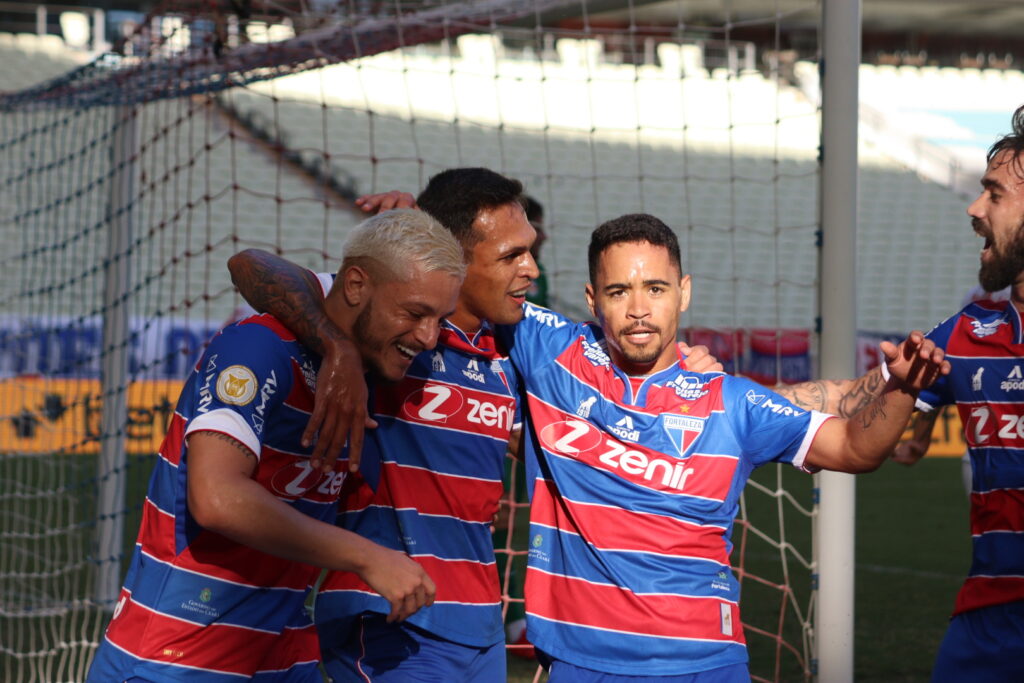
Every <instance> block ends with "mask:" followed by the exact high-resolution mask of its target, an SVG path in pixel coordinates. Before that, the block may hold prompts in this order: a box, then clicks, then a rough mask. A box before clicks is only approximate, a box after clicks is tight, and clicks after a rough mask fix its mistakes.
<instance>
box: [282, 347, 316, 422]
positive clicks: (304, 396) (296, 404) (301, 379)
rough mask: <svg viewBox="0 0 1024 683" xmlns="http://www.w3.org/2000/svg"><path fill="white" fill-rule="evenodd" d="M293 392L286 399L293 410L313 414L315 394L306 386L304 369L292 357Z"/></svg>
mask: <svg viewBox="0 0 1024 683" xmlns="http://www.w3.org/2000/svg"><path fill="white" fill-rule="evenodd" d="M291 360H292V390H291V393H289V394H288V398H286V399H285V401H284V402H285V403H286V404H287V405H289V406H291V407H292V408H296V409H298V410H301V411H302V412H304V413H312V412H313V392H312V391H310V388H309V385H307V384H306V377H305V375H303V374H302V367H301V366H300V365H299V362H298V361H297V360H295V357H294V356H293V357H292V359H291Z"/></svg>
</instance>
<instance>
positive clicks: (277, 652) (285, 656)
mask: <svg viewBox="0 0 1024 683" xmlns="http://www.w3.org/2000/svg"><path fill="white" fill-rule="evenodd" d="M318 661H320V640H319V639H318V638H317V634H316V627H315V626H313V624H310V625H309V626H306V627H304V628H286V629H285V630H284V631H282V632H281V635H280V636H279V637H278V640H277V642H276V643H275V644H274V648H273V649H272V650H271V651H270V652H268V653H267V655H266V657H264V659H263V661H262V662H260V665H259V669H258V671H285V670H287V669H290V668H291V667H292V666H294V665H295V664H299V663H302V662H318Z"/></svg>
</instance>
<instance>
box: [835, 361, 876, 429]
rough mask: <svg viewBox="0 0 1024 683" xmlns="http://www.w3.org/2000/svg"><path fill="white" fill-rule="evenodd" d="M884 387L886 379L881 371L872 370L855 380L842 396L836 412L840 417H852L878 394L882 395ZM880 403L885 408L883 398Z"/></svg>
mask: <svg viewBox="0 0 1024 683" xmlns="http://www.w3.org/2000/svg"><path fill="white" fill-rule="evenodd" d="M883 389H885V380H884V379H882V373H881V371H880V370H878V369H875V370H871V371H870V372H868V373H866V374H865V375H864V376H863V377H858V378H857V379H856V380H854V382H853V386H852V387H850V390H849V391H847V392H846V393H845V394H843V395H842V396H841V397H840V399H839V406H838V410H837V411H836V414H837V415H839V417H852V416H853V415H855V414H856V413H857V412H858V411H860V409H861V408H863V407H864V406H866V405H868V404H869V403H871V401H872V400H873V399H874V398H875V397H876V396H878V397H881V395H882V390H883ZM880 403H881V406H882V407H883V408H884V406H885V401H884V400H882V401H880ZM883 413H884V411H883Z"/></svg>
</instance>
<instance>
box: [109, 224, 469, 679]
mask: <svg viewBox="0 0 1024 683" xmlns="http://www.w3.org/2000/svg"><path fill="white" fill-rule="evenodd" d="M464 274H465V265H464V263H463V253H462V249H461V247H460V246H459V244H458V243H457V241H456V240H455V239H454V238H453V237H452V235H451V234H450V233H449V232H448V231H447V230H445V229H444V228H442V227H441V226H440V225H439V224H438V223H437V221H435V220H434V219H433V218H431V217H430V216H429V215H427V214H425V213H423V212H421V211H409V210H405V211H392V212H388V213H384V214H380V215H378V216H376V217H374V218H371V219H369V220H367V221H365V222H364V223H362V224H361V225H360V226H358V227H357V228H356V229H355V230H354V231H353V234H352V236H351V237H350V239H349V240H348V242H347V243H346V245H345V251H344V260H343V262H342V265H341V269H340V271H339V273H338V276H337V279H336V280H335V283H334V286H333V287H331V289H330V292H329V293H328V295H327V298H326V301H325V310H326V315H327V316H328V317H329V319H330V320H332V321H333V323H334V324H335V325H337V326H338V327H339V328H340V329H342V330H344V331H345V332H346V333H347V334H348V336H349V338H350V339H351V340H352V341H353V343H354V345H355V347H356V349H357V350H358V352H359V355H360V357H361V359H362V366H363V368H364V369H365V370H366V371H368V372H369V373H370V374H371V375H372V376H375V377H379V378H381V379H382V380H387V381H398V380H400V379H401V378H402V377H403V375H404V374H405V372H406V370H407V369H408V368H409V366H410V364H411V363H412V361H413V359H414V358H416V356H417V354H419V353H420V352H422V351H425V350H428V349H432V348H433V347H434V346H435V343H436V341H437V338H438V334H439V329H440V321H441V318H442V316H444V315H446V314H447V313H449V312H450V311H451V310H452V308H453V306H454V305H455V300H456V297H457V294H458V290H459V285H460V284H461V282H462V279H463V277H464ZM318 365H319V358H318V357H317V356H316V355H314V354H312V353H311V352H310V351H309V350H308V349H306V348H305V347H303V346H302V345H301V344H299V343H298V342H297V341H296V339H295V336H294V335H293V333H292V332H291V331H290V330H289V329H288V328H287V327H285V326H284V325H282V324H281V323H280V322H279V321H278V320H276V319H275V318H273V317H271V316H269V315H262V316H254V317H251V318H249V319H247V320H244V321H241V322H239V323H237V324H234V325H231V326H229V327H227V328H225V329H224V330H222V331H221V332H220V333H219V334H218V335H217V336H215V337H214V339H213V340H212V341H211V342H210V345H209V347H208V348H207V350H206V352H205V353H204V354H203V356H202V358H201V359H200V360H199V362H198V363H197V364H196V366H195V369H194V370H193V372H192V374H191V375H190V376H189V378H188V380H187V382H186V383H185V386H184V388H183V389H182V392H181V396H180V398H179V400H178V405H177V408H176V410H175V414H174V417H173V418H172V420H171V424H170V427H169V430H168V433H167V437H166V438H165V440H164V442H163V444H162V446H161V447H160V452H159V457H158V458H157V462H156V466H155V469H154V472H153V476H152V479H151V481H150V486H149V492H148V494H147V497H146V501H145V506H144V510H143V519H142V524H141V528H140V530H139V536H138V540H137V542H136V547H135V552H134V553H133V556H132V560H131V566H130V568H129V571H128V576H127V578H126V579H125V584H124V588H123V589H122V591H121V595H120V598H119V600H118V602H117V604H116V607H115V609H114V614H113V617H112V619H111V622H110V625H109V626H108V628H107V631H106V635H105V637H104V639H103V642H102V643H101V644H100V647H99V650H98V652H97V654H96V658H95V660H94V661H93V664H92V668H91V670H90V673H89V680H90V681H96V682H97V683H99V682H103V683H108V682H110V681H124V680H126V679H129V680H132V681H136V680H141V681H167V680H186V679H187V680H190V681H197V682H200V681H209V682H211V683H216V682H220V681H235V680H239V678H250V677H251V678H253V679H254V680H260V681H276V680H281V681H284V680H288V681H317V682H319V681H320V680H321V677H320V673H319V670H318V663H317V662H318V659H319V652H318V647H317V638H316V632H315V630H314V628H313V626H312V624H311V623H310V622H309V619H308V617H307V616H306V613H305V609H304V601H305V598H306V595H307V591H308V586H310V585H312V583H313V582H314V581H315V579H316V578H317V576H318V574H319V571H320V570H319V568H320V567H327V568H330V569H337V570H345V571H348V572H352V573H353V575H356V576H359V577H360V579H361V580H362V581H364V582H365V583H366V584H368V585H370V586H372V587H373V589H374V590H375V591H377V592H378V593H380V594H381V595H383V596H385V598H384V599H385V600H386V604H387V608H385V611H386V612H387V615H388V619H391V620H402V619H405V618H407V617H409V616H410V615H411V614H413V613H414V612H416V610H417V609H419V608H421V607H423V606H425V605H429V604H431V602H432V601H433V596H434V591H435V588H434V585H433V582H432V581H431V579H430V577H429V576H428V575H427V573H426V572H425V571H424V570H423V567H422V566H421V565H420V564H418V563H416V562H414V561H413V560H411V559H410V558H409V557H408V556H406V555H405V554H404V553H402V552H398V551H396V550H393V549H389V548H385V547H382V546H380V545H377V544H376V543H373V542H371V541H369V540H367V539H365V538H363V537H360V536H358V535H356V534H354V533H352V532H350V531H346V530H343V529H341V528H338V527H336V526H334V524H333V522H334V519H335V511H336V502H337V498H338V494H339V492H340V490H341V488H342V486H343V484H344V482H345V480H346V477H347V475H348V470H347V469H346V467H345V465H346V462H345V460H344V459H341V460H339V461H338V462H337V464H336V465H335V468H334V469H333V470H331V471H329V472H326V473H324V472H322V471H321V470H320V469H319V468H315V467H313V466H312V464H311V462H310V457H309V454H310V451H309V449H308V448H304V447H303V446H301V445H300V444H299V443H298V441H299V437H300V434H301V433H302V431H303V429H304V427H305V426H306V423H307V421H308V418H309V412H310V409H311V407H312V402H313V390H314V383H315V381H316V373H317V368H318Z"/></svg>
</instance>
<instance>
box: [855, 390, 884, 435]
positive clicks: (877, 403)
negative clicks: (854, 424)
mask: <svg viewBox="0 0 1024 683" xmlns="http://www.w3.org/2000/svg"><path fill="white" fill-rule="evenodd" d="M885 399H886V397H885V396H884V395H882V396H879V397H878V398H876V399H874V400H872V401H871V402H870V403H869V404H868V406H867V408H866V409H865V410H863V411H861V412H860V414H859V415H858V416H857V419H858V420H859V421H860V426H861V427H863V428H864V429H871V425H873V424H874V423H875V420H877V419H879V418H881V419H883V420H884V419H886V417H887V415H886V412H885V403H886V400H885Z"/></svg>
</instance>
